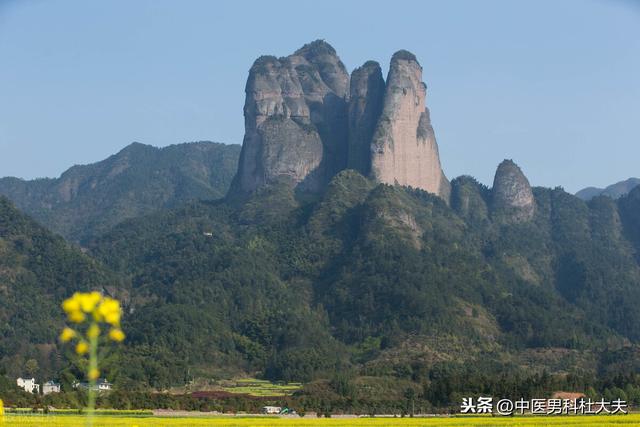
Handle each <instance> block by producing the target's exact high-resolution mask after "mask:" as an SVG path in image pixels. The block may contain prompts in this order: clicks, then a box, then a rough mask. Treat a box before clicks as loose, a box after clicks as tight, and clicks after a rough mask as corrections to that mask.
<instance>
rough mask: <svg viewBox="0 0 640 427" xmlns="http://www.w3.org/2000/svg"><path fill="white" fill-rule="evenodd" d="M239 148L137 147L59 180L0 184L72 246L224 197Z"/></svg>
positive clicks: (4, 180) (199, 144) (74, 170)
mask: <svg viewBox="0 0 640 427" xmlns="http://www.w3.org/2000/svg"><path fill="white" fill-rule="evenodd" d="M239 154H240V147H239V146H237V145H224V144H216V143H210V142H197V143H189V144H179V145H171V146H169V147H165V148H156V147H152V146H149V145H143V144H139V143H133V144H131V145H129V146H128V147H126V148H124V149H123V150H122V151H120V152H119V153H117V154H115V155H113V156H111V157H109V158H108V159H106V160H103V161H101V162H98V163H94V164H91V165H83V166H74V167H72V168H70V169H69V170H67V171H66V172H64V173H63V174H62V175H61V176H60V177H59V178H56V179H38V180H33V181H23V180H20V179H17V178H2V179H0V194H3V195H5V196H7V197H8V198H9V199H11V200H12V201H13V202H14V203H15V204H16V206H18V207H19V208H20V209H21V210H22V211H24V212H26V213H27V214H29V215H31V216H32V217H33V218H35V219H36V220H38V221H40V222H41V223H42V224H44V225H45V226H47V227H48V228H49V229H51V230H53V231H55V232H57V233H59V234H61V235H63V236H64V237H66V238H67V239H69V240H72V241H83V240H85V239H86V238H88V237H90V236H95V235H98V234H101V233H103V232H105V231H106V230H108V229H110V228H111V227H113V226H114V225H115V224H117V223H119V222H121V221H123V220H124V219H128V218H133V217H137V216H141V215H145V214H148V213H151V212H153V211H155V210H158V209H161V208H171V207H175V206H179V205H180V204H181V203H183V202H185V201H187V200H190V199H216V198H219V197H222V196H223V195H224V194H225V193H226V191H227V189H228V187H229V185H230V183H231V180H232V179H233V175H234V173H235V170H236V166H237V161H238V156H239Z"/></svg>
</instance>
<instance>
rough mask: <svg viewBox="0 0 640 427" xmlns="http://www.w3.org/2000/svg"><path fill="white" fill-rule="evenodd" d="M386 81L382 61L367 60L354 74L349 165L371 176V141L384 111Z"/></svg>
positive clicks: (350, 106) (351, 96)
mask: <svg viewBox="0 0 640 427" xmlns="http://www.w3.org/2000/svg"><path fill="white" fill-rule="evenodd" d="M384 91H385V84H384V78H383V77H382V69H381V68H380V64H378V63H377V62H375V61H367V62H365V63H364V64H363V65H362V66H361V67H359V68H356V69H355V70H354V71H353V73H351V93H350V100H349V161H348V166H349V168H351V169H355V170H357V171H358V172H360V173H361V174H363V175H365V176H368V175H369V173H370V172H371V141H372V139H373V133H374V131H375V128H376V125H377V123H378V119H379V118H380V114H381V113H382V105H383V102H384Z"/></svg>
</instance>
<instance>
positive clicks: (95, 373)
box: [88, 368, 100, 380]
mask: <svg viewBox="0 0 640 427" xmlns="http://www.w3.org/2000/svg"><path fill="white" fill-rule="evenodd" d="M88 376H89V379H90V380H97V379H98V377H99V376H100V371H99V370H98V368H92V369H89V374H88Z"/></svg>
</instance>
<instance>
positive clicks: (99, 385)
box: [71, 378, 111, 391]
mask: <svg viewBox="0 0 640 427" xmlns="http://www.w3.org/2000/svg"><path fill="white" fill-rule="evenodd" d="M71 386H72V387H73V388H74V389H80V390H89V387H90V384H89V383H88V382H81V383H80V382H77V381H76V382H74V383H73V384H72V385H71ZM93 389H94V390H95V391H110V390H111V383H110V382H109V381H107V380H106V379H105V378H98V380H97V381H96V384H95V385H94V386H93Z"/></svg>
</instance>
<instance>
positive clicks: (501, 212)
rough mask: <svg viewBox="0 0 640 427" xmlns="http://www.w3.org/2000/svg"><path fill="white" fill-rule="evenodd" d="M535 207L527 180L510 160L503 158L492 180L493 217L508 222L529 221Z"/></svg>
mask: <svg viewBox="0 0 640 427" xmlns="http://www.w3.org/2000/svg"><path fill="white" fill-rule="evenodd" d="M535 207H536V204H535V200H534V198H533V192H532V191H531V186H530V185H529V180H528V179H527V177H526V176H525V175H524V173H522V170H521V169H520V168H519V167H518V165H516V164H515V163H514V162H513V161H512V160H504V161H503V162H502V163H500V165H499V166H498V170H497V171H496V175H495V177H494V180H493V188H492V211H493V216H494V218H498V219H503V220H506V221H508V222H525V221H529V220H531V219H532V218H533V215H534V213H535Z"/></svg>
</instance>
